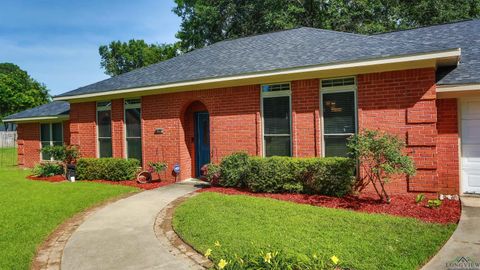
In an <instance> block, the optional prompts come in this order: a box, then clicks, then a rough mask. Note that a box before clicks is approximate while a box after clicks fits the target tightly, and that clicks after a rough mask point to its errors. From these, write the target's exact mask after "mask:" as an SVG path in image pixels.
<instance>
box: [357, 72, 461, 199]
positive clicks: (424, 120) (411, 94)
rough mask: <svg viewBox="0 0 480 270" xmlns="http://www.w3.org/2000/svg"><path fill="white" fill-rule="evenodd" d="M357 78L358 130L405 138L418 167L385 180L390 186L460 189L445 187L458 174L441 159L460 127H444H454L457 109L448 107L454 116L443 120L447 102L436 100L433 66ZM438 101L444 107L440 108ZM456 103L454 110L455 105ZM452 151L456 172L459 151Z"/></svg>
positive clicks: (400, 189)
mask: <svg viewBox="0 0 480 270" xmlns="http://www.w3.org/2000/svg"><path fill="white" fill-rule="evenodd" d="M357 79H358V109H359V112H358V121H359V128H360V130H361V129H365V128H367V129H378V130H383V131H386V132H389V133H392V134H395V135H397V136H399V137H400V138H402V139H403V140H405V142H406V143H407V152H408V153H409V154H410V155H411V156H412V157H413V158H414V161H415V163H416V166H417V175H416V176H414V177H410V178H409V179H406V178H405V177H397V178H396V179H393V180H392V182H391V183H390V184H388V185H387V188H388V189H389V191H390V192H394V193H404V192H450V193H457V192H458V189H455V188H452V189H448V188H447V189H446V188H445V187H446V186H447V184H446V183H448V184H449V185H451V184H452V181H456V183H457V185H458V176H455V175H450V174H448V173H447V172H444V171H445V167H444V165H443V164H442V163H443V161H444V159H445V154H446V151H445V150H444V149H445V148H448V146H447V145H448V144H449V143H451V142H452V140H451V139H452V138H451V137H453V136H456V133H455V132H456V130H454V131H455V132H453V133H455V134H451V133H449V134H448V135H445V130H448V129H449V128H450V131H452V129H451V127H450V126H451V125H452V123H451V121H452V120H451V119H453V118H455V121H456V114H455V115H451V114H452V112H451V109H448V108H446V109H447V111H448V112H449V113H447V115H450V116H451V117H450V118H449V119H442V118H444V115H443V110H445V108H444V107H446V106H444V105H443V102H444V101H442V100H437V101H436V100H435V99H436V93H435V89H436V85H435V70H434V69H433V68H422V69H413V70H403V71H391V72H383V73H373V74H364V75H358V77H357ZM450 102H452V101H450ZM437 104H438V106H442V107H441V108H437ZM449 105H450V104H449ZM453 107H454V109H455V110H456V106H453ZM437 112H438V117H437ZM437 118H438V119H437ZM437 120H438V129H437ZM445 121H447V123H444V122H445ZM445 126H448V128H447V127H445ZM450 136H451V137H450ZM446 141H448V143H445V142H446ZM455 147H457V144H456V143H455ZM454 152H455V151H454ZM457 153H458V152H457ZM454 155H455V154H452V155H450V156H449V157H448V158H450V159H451V160H452V163H453V164H452V165H454V166H455V167H454V169H455V170H457V171H458V156H457V157H454ZM440 164H441V166H440ZM453 179H454V180H453Z"/></svg>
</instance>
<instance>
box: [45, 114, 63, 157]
mask: <svg viewBox="0 0 480 270" xmlns="http://www.w3.org/2000/svg"><path fill="white" fill-rule="evenodd" d="M40 141H41V146H42V148H44V147H46V146H55V145H63V125H62V123H45V124H40ZM41 155H42V160H53V157H51V156H50V155H48V154H47V153H43V152H42V153H41Z"/></svg>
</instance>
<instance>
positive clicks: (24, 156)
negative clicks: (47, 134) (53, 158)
mask: <svg viewBox="0 0 480 270" xmlns="http://www.w3.org/2000/svg"><path fill="white" fill-rule="evenodd" d="M17 135H18V140H17V145H18V150H17V151H18V155H17V162H18V165H19V166H20V167H26V168H31V167H33V166H35V164H37V163H39V162H40V147H41V143H40V123H23V124H22V123H19V124H18V125H17ZM63 142H64V143H65V144H66V145H68V144H70V130H69V121H64V122H63Z"/></svg>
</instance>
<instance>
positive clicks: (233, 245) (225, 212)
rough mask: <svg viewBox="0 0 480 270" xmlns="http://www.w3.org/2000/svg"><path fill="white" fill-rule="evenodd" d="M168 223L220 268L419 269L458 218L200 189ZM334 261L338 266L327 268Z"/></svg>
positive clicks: (445, 239)
mask: <svg viewBox="0 0 480 270" xmlns="http://www.w3.org/2000/svg"><path fill="white" fill-rule="evenodd" d="M205 190H206V191H208V190H210V191H212V190H215V189H205ZM229 190H232V189H229ZM217 191H218V190H217ZM258 195H259V196H261V195H260V194H258ZM301 196H303V195H301ZM172 224H173V228H174V230H175V232H176V233H177V234H178V235H179V236H180V237H181V238H182V239H183V240H184V241H185V242H187V243H188V244H190V245H191V246H192V247H194V248H195V249H196V250H197V251H199V252H200V253H202V254H207V255H208V256H209V258H210V259H212V261H213V262H214V263H215V265H218V264H220V263H223V264H225V263H226V267H225V268H224V269H226V270H227V269H240V268H241V267H238V266H239V265H242V264H243V263H249V262H252V261H254V263H255V264H256V263H259V264H261V265H262V266H265V267H264V268H265V269H269V268H268V267H273V265H275V264H277V265H278V264H280V265H281V267H280V268H279V269H287V268H288V267H289V266H292V265H296V266H298V265H308V266H309V267H300V268H298V269H306V268H308V269H333V268H335V269H358V270H361V269H369V270H370V269H419V268H421V266H422V265H424V264H425V263H426V262H427V261H428V260H429V259H430V258H431V257H432V256H433V255H435V254H436V253H437V252H438V250H439V249H440V248H441V247H442V246H443V245H444V244H445V242H446V241H447V240H448V239H449V237H450V236H451V234H452V233H453V231H454V230H455V228H456V224H436V223H428V222H423V221H421V220H418V219H414V218H405V217H396V216H391V215H380V214H368V213H361V212H355V211H347V210H344V209H333V208H325V207H313V206H311V205H305V204H297V203H291V202H286V201H281V200H275V199H270V198H258V197H253V196H245V195H224V194H219V193H217V192H203V193H200V194H199V195H197V196H194V197H192V198H190V199H188V200H187V201H185V202H184V203H182V204H181V205H180V206H178V207H177V208H176V210H175V213H174V217H173V222H172ZM277 252H278V253H277ZM222 260H223V261H222ZM332 262H333V263H335V264H338V265H337V266H333V267H332V266H331V264H332ZM249 264H252V263H249ZM328 264H330V266H329V265H328ZM236 267H237V268H236ZM294 269H297V268H294Z"/></svg>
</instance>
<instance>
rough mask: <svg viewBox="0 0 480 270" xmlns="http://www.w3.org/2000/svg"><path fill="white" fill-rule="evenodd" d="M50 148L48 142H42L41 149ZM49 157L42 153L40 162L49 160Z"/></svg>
mask: <svg viewBox="0 0 480 270" xmlns="http://www.w3.org/2000/svg"><path fill="white" fill-rule="evenodd" d="M46 146H50V142H42V148H44V147H46ZM50 158H51V156H50V155H48V154H46V153H44V152H42V160H50Z"/></svg>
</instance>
